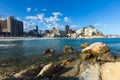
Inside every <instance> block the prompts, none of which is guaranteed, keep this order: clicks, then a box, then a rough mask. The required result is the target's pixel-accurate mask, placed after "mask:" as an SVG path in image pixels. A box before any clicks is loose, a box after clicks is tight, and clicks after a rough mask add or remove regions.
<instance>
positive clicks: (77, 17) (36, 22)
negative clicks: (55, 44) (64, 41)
mask: <svg viewBox="0 0 120 80" xmlns="http://www.w3.org/2000/svg"><path fill="white" fill-rule="evenodd" d="M7 16H14V17H15V18H16V19H18V20H21V21H23V22H24V31H29V30H31V29H33V28H35V26H38V27H39V29H40V30H46V29H50V30H51V29H52V28H53V27H56V28H58V29H61V30H64V29H65V27H64V26H65V25H70V28H71V29H73V30H76V29H80V28H83V27H85V26H88V25H93V26H94V27H95V28H96V29H98V30H99V31H102V32H103V33H104V34H119V35H120V0H0V19H2V20H4V19H6V17H7Z"/></svg>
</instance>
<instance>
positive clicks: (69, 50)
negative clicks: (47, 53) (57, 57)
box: [62, 46, 75, 54]
mask: <svg viewBox="0 0 120 80" xmlns="http://www.w3.org/2000/svg"><path fill="white" fill-rule="evenodd" d="M62 52H63V54H73V53H75V51H74V50H73V48H72V47H71V46H65V47H64V49H63V50H62Z"/></svg>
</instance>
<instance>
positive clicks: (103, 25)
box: [93, 23, 108, 27]
mask: <svg viewBox="0 0 120 80" xmlns="http://www.w3.org/2000/svg"><path fill="white" fill-rule="evenodd" d="M93 26H96V27H106V26H108V24H103V23H95V24H94V25H93Z"/></svg>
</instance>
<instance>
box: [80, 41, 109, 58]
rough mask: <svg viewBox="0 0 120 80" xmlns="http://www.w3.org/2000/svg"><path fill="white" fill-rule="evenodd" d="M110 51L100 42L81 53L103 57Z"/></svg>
mask: <svg viewBox="0 0 120 80" xmlns="http://www.w3.org/2000/svg"><path fill="white" fill-rule="evenodd" d="M109 51H110V49H109V48H108V46H107V45H106V44H103V43H102V42H95V43H93V44H91V45H90V46H88V47H86V48H84V49H83V50H82V53H91V54H93V55H96V56H100V55H103V54H105V53H107V52H109Z"/></svg>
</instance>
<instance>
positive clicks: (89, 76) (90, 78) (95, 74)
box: [79, 63, 100, 80]
mask: <svg viewBox="0 0 120 80" xmlns="http://www.w3.org/2000/svg"><path fill="white" fill-rule="evenodd" d="M99 67H100V65H99V64H98V63H95V64H94V65H89V66H88V67H87V68H85V70H84V71H83V72H82V73H80V74H79V80H100V72H99ZM81 68H82V67H80V69H81Z"/></svg>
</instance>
